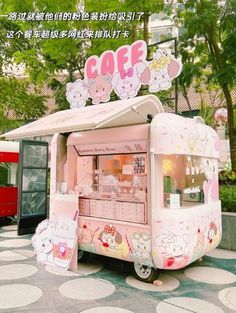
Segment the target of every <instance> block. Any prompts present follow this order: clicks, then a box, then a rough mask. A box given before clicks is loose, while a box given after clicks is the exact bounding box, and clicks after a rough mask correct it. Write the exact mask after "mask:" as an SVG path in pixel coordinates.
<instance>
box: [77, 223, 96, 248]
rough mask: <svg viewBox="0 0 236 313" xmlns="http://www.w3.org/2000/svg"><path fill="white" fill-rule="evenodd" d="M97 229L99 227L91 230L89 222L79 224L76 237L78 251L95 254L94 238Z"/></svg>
mask: <svg viewBox="0 0 236 313" xmlns="http://www.w3.org/2000/svg"><path fill="white" fill-rule="evenodd" d="M99 229H100V227H98V228H97V229H96V230H93V229H92V228H91V225H90V223H89V222H81V224H79V236H78V242H79V249H81V250H85V251H88V252H92V253H95V252H96V249H95V245H94V238H95V234H96V233H97V232H98V230H99Z"/></svg>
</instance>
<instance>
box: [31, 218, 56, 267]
mask: <svg viewBox="0 0 236 313" xmlns="http://www.w3.org/2000/svg"><path fill="white" fill-rule="evenodd" d="M54 230H55V224H54V223H53V222H49V221H48V220H44V221H42V222H41V223H40V224H39V225H38V226H37V228H36V232H35V234H34V236H33V237H32V245H33V247H34V253H35V254H36V255H37V261H38V262H40V263H43V264H48V263H49V264H50V263H53V259H52V249H53V244H52V237H53V232H54Z"/></svg>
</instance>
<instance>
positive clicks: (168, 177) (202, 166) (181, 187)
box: [162, 155, 217, 208]
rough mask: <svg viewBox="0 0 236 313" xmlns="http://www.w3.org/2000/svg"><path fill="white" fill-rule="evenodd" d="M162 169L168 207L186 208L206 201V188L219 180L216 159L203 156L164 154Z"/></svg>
mask: <svg viewBox="0 0 236 313" xmlns="http://www.w3.org/2000/svg"><path fill="white" fill-rule="evenodd" d="M162 171H163V194H164V207H167V208H168V207H170V208H181V207H183V208H184V207H188V206H193V205H199V204H201V203H204V202H205V200H206V199H204V193H205V194H207V193H206V191H207V190H206V189H207V188H208V187H209V186H210V184H212V183H214V182H215V181H217V180H216V175H217V164H214V160H212V159H211V160H210V161H209V159H207V158H203V157H197V156H189V155H164V156H163V160H162ZM208 189H209V188H208ZM204 191H205V192H204Z"/></svg>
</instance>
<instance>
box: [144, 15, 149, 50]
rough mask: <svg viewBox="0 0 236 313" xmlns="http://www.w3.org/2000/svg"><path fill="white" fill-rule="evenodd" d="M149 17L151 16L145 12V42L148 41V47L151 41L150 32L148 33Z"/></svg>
mask: <svg viewBox="0 0 236 313" xmlns="http://www.w3.org/2000/svg"><path fill="white" fill-rule="evenodd" d="M149 17H150V14H149V13H147V12H145V13H144V15H143V40H144V41H146V43H147V45H148V40H149V31H148V22H149Z"/></svg>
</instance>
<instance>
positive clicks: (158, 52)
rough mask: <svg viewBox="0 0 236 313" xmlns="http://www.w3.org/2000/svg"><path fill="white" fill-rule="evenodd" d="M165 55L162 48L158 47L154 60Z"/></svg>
mask: <svg viewBox="0 0 236 313" xmlns="http://www.w3.org/2000/svg"><path fill="white" fill-rule="evenodd" d="M162 55H163V51H162V50H161V49H157V51H156V52H155V54H154V56H153V60H154V59H160V57H161V56H162Z"/></svg>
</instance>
